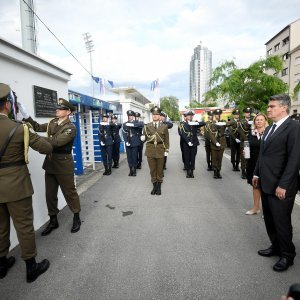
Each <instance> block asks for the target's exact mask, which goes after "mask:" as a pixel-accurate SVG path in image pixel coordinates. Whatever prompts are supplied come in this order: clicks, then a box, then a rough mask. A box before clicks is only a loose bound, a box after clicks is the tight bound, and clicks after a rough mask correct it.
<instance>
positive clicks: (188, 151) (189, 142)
mask: <svg viewBox="0 0 300 300" xmlns="http://www.w3.org/2000/svg"><path fill="white" fill-rule="evenodd" d="M194 114H195V113H194V112H193V111H192V110H189V111H188V112H187V113H186V121H185V122H182V123H181V124H180V128H179V134H180V136H181V137H182V139H183V143H182V147H183V153H184V164H185V169H186V171H187V173H186V178H194V170H195V159H196V155H197V147H198V146H199V144H200V143H199V140H198V136H197V133H198V129H199V127H201V126H204V125H205V124H206V123H205V122H196V121H193V117H194Z"/></svg>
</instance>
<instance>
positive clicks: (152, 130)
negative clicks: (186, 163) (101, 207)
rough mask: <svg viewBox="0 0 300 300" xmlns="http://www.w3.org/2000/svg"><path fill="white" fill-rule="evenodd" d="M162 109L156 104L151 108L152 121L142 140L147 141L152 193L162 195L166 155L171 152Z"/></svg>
mask: <svg viewBox="0 0 300 300" xmlns="http://www.w3.org/2000/svg"><path fill="white" fill-rule="evenodd" d="M160 112H161V110H160V108H159V107H157V106H154V107H153V108H152V109H151V113H152V122H150V123H148V124H147V125H146V126H145V127H144V130H143V136H142V137H141V139H142V141H145V142H146V151H145V155H146V156H147V160H148V165H149V169H150V175H151V182H152V184H153V189H152V191H151V195H161V184H162V182H163V176H164V174H163V173H164V170H163V169H164V157H165V156H167V155H168V153H169V131H168V127H167V125H165V124H163V123H162V122H160V121H159V114H160Z"/></svg>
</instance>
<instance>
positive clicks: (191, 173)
mask: <svg viewBox="0 0 300 300" xmlns="http://www.w3.org/2000/svg"><path fill="white" fill-rule="evenodd" d="M194 177H195V176H194V170H190V178H194Z"/></svg>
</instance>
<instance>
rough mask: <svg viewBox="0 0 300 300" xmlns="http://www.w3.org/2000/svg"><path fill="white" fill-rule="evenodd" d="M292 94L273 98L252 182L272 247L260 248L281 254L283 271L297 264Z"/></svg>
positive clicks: (298, 138) (297, 161)
mask: <svg viewBox="0 0 300 300" xmlns="http://www.w3.org/2000/svg"><path fill="white" fill-rule="evenodd" d="M290 103H291V102H290V97H289V96H288V95H286V94H281V95H275V96H272V97H271V98H270V101H269V105H268V110H267V112H268V117H269V118H270V119H272V120H273V125H272V126H269V127H268V128H267V129H266V130H265V134H264V136H263V138H262V145H261V147H260V153H259V158H258V161H257V164H256V167H255V170H254V176H253V180H252V184H253V186H254V187H257V186H260V188H261V199H262V207H263V212H264V221H265V225H266V230H267V233H268V236H269V238H270V240H271V244H272V245H271V247H269V248H268V249H265V250H259V251H258V254H259V255H261V256H266V257H270V256H279V257H280V259H279V260H278V262H277V263H276V264H275V265H274V266H273V269H274V271H277V272H281V271H285V270H287V269H288V268H289V266H291V265H293V261H294V258H295V256H296V252H295V246H294V244H293V241H292V238H293V227H292V223H291V214H292V210H293V206H294V201H295V196H296V193H297V189H298V173H299V168H300V156H299V148H300V126H299V123H297V122H295V121H294V120H292V119H291V118H290V117H289V109H290Z"/></svg>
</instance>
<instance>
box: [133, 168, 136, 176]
mask: <svg viewBox="0 0 300 300" xmlns="http://www.w3.org/2000/svg"><path fill="white" fill-rule="evenodd" d="M132 176H136V168H132Z"/></svg>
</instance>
